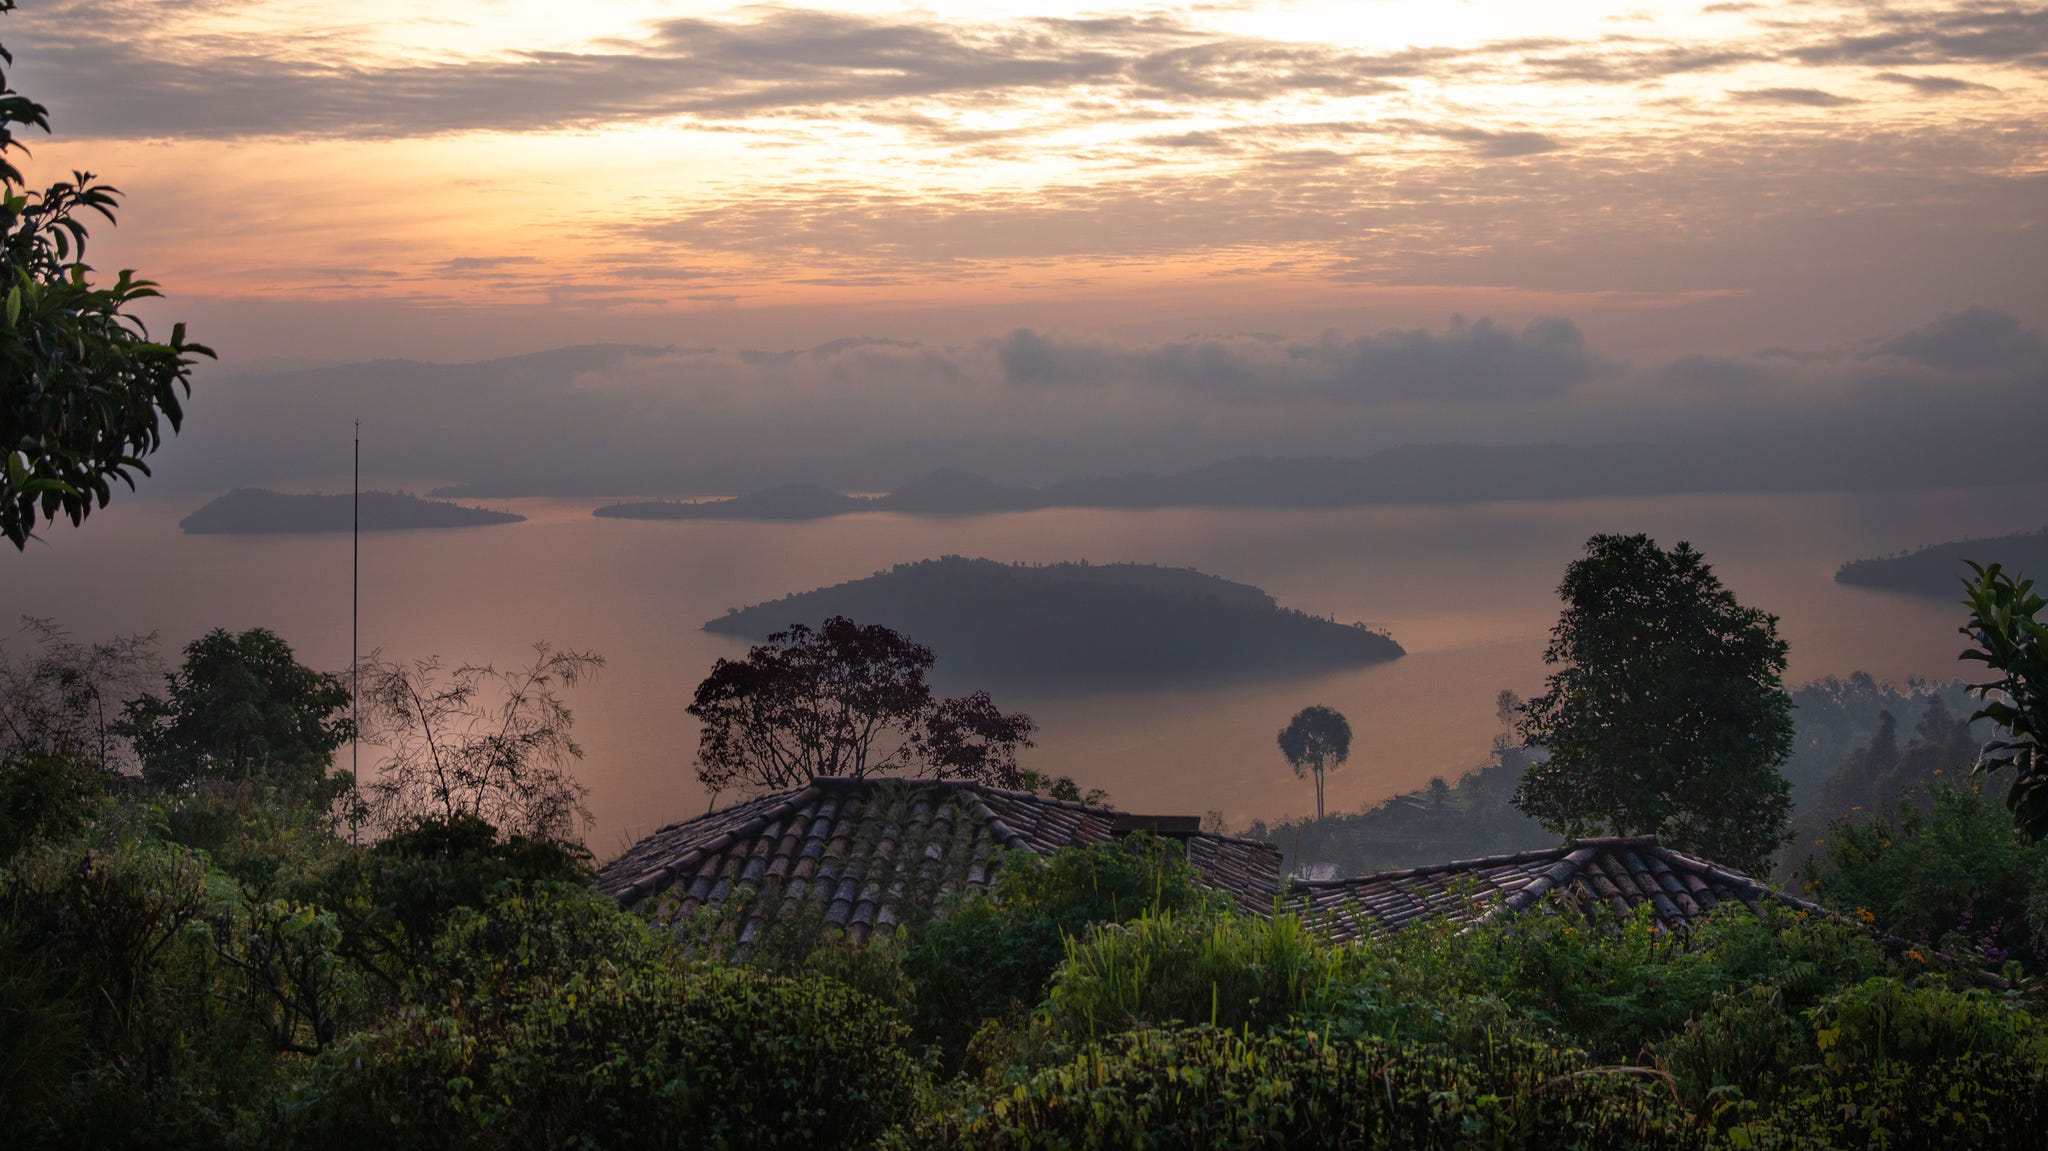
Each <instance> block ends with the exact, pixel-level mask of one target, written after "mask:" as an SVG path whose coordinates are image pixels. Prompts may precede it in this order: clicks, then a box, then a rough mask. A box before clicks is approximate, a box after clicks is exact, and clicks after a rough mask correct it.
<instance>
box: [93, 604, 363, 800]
mask: <svg viewBox="0 0 2048 1151" xmlns="http://www.w3.org/2000/svg"><path fill="white" fill-rule="evenodd" d="M348 710H349V694H348V685H347V684H346V683H344V682H343V681H342V679H341V678H340V677H339V676H335V675H331V674H328V673H326V672H318V671H314V670H313V669H311V668H309V667H305V666H303V665H301V664H300V663H299V661H298V660H297V659H295V658H293V656H292V649H291V646H290V645H289V644H287V643H285V642H284V641H283V640H282V639H279V638H278V637H277V635H276V634H275V633H273V632H270V631H267V630H265V629H263V628H252V629H250V630H249V631H245V632H243V633H242V634H240V635H233V634H230V633H229V632H227V631H226V630H225V629H222V628H215V629H214V630H212V631H210V632H208V633H206V634H205V635H203V636H201V637H200V638H198V639H196V640H193V641H192V642H191V643H189V644H187V645H186V646H185V662H184V664H183V665H182V666H181V667H179V668H178V670H176V671H174V672H172V673H170V674H169V675H167V676H165V677H164V693H163V694H162V695H161V696H159V695H156V694H154V693H144V694H143V695H141V696H139V697H137V698H136V699H133V700H130V701H129V703H128V706H127V708H126V709H125V713H124V714H125V718H124V720H123V729H124V731H125V732H126V733H127V734H128V735H129V736H130V737H131V738H132V739H133V740H134V741H135V754H136V757H137V758H138V759H140V760H141V761H142V775H143V778H144V779H146V780H149V781H150V782H152V783H154V784H157V785H159V786H165V787H181V786H185V785H189V784H193V783H198V782H201V781H204V780H212V779H219V780H229V781H238V782H241V781H245V782H253V783H265V784H274V785H278V786H281V787H287V788H295V789H306V788H312V787H317V786H318V785H320V784H321V783H323V782H324V781H325V780H326V778H327V769H328V767H329V765H330V764H331V763H332V762H333V759H334V751H335V749H336V748H338V747H340V746H341V745H342V744H343V743H346V742H347V741H348V739H349V736H350V735H351V734H352V732H353V728H351V726H350V722H349V718H348Z"/></svg>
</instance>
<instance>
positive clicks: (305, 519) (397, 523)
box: [178, 488, 526, 535]
mask: <svg viewBox="0 0 2048 1151" xmlns="http://www.w3.org/2000/svg"><path fill="white" fill-rule="evenodd" d="M355 518H356V507H355V498H354V497H353V496H352V495H350V494H349V493H346V492H344V493H342V494H340V495H288V494H286V493H284V492H274V491H271V490H270V489H268V488H236V489H235V490H234V491H231V492H228V493H227V494H226V495H223V496H220V497H218V498H217V499H215V500H213V501H212V502H210V503H208V504H207V505H206V506H205V507H202V508H200V509H199V510H198V511H196V512H193V513H192V514H191V515H189V516H186V517H185V518H184V519H182V520H179V521H178V526H179V527H180V528H182V529H184V530H185V531H186V532H188V533H190V534H192V535H274V534H277V533H280V532H345V531H349V530H350V529H351V528H352V527H353V526H354V524H355ZM525 519H526V517H525V516H518V515H513V514H512V513H511V512H494V511H490V510H488V509H486V508H473V507H467V506H464V505H462V504H456V503H450V502H448V501H447V500H429V499H421V498H420V497H418V496H415V495H412V494H410V493H407V492H364V493H363V496H362V528H363V530H364V531H366V532H377V531H399V530H403V529H408V528H465V527H478V526H482V525H484V524H516V523H520V522H523V521H524V520H525Z"/></svg>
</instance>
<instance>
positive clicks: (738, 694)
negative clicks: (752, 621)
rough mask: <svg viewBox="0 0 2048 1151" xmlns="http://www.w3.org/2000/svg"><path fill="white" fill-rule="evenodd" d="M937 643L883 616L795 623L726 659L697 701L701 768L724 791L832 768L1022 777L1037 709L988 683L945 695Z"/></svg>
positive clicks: (862, 773)
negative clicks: (1028, 709) (997, 697)
mask: <svg viewBox="0 0 2048 1151" xmlns="http://www.w3.org/2000/svg"><path fill="white" fill-rule="evenodd" d="M934 658H935V657H934V656H933V655H932V649H930V648H928V647H926V646H924V645H923V644H920V643H917V642H914V641H913V640H911V639H909V638H907V637H905V636H903V635H900V634H898V633H897V632H895V631H892V630H890V629H889V628H886V627H883V626H881V625H879V624H868V625H862V624H857V623H855V622H854V621H852V620H850V619H847V618H846V617H845V616H834V617H832V618H831V619H829V620H826V621H825V622H824V624H823V625H822V626H820V627H818V628H816V629H812V628H810V627H808V626H806V625H804V624H794V625H792V626H791V627H790V628H789V629H788V630H787V631H779V632H776V633H774V634H773V635H770V636H769V637H768V642H767V643H765V644H758V645H756V646H754V647H752V648H749V649H748V650H747V656H746V658H745V659H739V660H728V659H721V660H719V661H718V662H717V663H715V664H713V665H712V667H711V674H710V675H708V676H706V677H705V679H704V682H703V683H700V684H698V685H697V694H696V697H695V699H694V701H693V702H692V703H691V704H690V706H689V708H688V709H687V710H688V712H689V714H690V715H692V716H695V717H696V718H697V719H698V721H700V722H701V723H702V724H703V731H702V734H701V735H700V736H699V738H698V743H697V778H698V779H700V780H703V781H704V784H705V785H706V786H707V787H709V788H710V789H711V791H712V793H713V794H716V793H718V792H721V791H724V790H726V789H727V788H730V787H735V786H737V787H741V788H745V789H748V790H756V791H772V790H775V789H777V788H785V787H798V786H802V785H803V784H806V783H809V782H810V781H811V780H813V779H818V778H820V777H824V776H850V777H853V778H856V779H860V778H865V777H867V776H871V775H919V776H924V777H927V778H932V779H973V780H979V781H982V782H984V783H992V784H995V785H997V786H999V787H1019V786H1021V785H1022V784H1023V782H1024V776H1023V775H1022V774H1021V773H1020V772H1019V770H1018V768H1017V749H1018V748H1020V747H1030V746H1031V733H1032V731H1033V730H1034V727H1035V725H1034V724H1033V723H1032V722H1031V717H1030V716H1027V715H1024V714H1022V713H1021V712H1018V713H1006V712H1003V711H1001V710H999V709H998V708H997V707H996V706H995V703H994V702H993V701H992V700H991V699H990V698H989V694H988V693H987V692H985V691H978V692H975V693H973V694H972V695H966V696H961V697H960V698H957V699H939V698H936V697H934V696H933V694H932V689H931V686H930V685H929V684H928V683H926V682H925V673H926V672H928V671H929V670H931V666H932V663H933V661H934Z"/></svg>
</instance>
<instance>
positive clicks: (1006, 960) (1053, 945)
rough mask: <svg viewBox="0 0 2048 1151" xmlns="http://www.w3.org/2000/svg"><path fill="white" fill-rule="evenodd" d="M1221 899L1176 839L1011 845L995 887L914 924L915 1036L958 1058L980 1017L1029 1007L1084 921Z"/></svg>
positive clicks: (1177, 910)
mask: <svg viewBox="0 0 2048 1151" xmlns="http://www.w3.org/2000/svg"><path fill="white" fill-rule="evenodd" d="M1222 906H1223V902H1222V896H1220V895H1219V894H1218V893H1217V892H1215V891H1213V890H1211V889H1209V888H1206V887H1204V886H1202V884H1201V881H1200V879H1199V877H1198V876H1197V875H1196V873H1195V870H1194V868H1192V867H1190V866H1189V865H1188V862H1187V859H1186V857H1185V855H1183V853H1182V849H1181V846H1180V845H1179V844H1177V843H1173V842H1171V841H1167V840H1158V839H1154V838H1152V837H1151V836H1149V835H1133V836H1128V837H1126V838H1125V839H1123V840H1121V841H1119V842H1117V843H1110V844H1101V845H1097V846H1092V847H1070V848H1063V849H1061V850H1059V851H1056V852H1054V853H1053V854H1052V855H1050V856H1042V857H1041V856H1034V855H1031V854H1028V853H1025V852H1013V853H1011V854H1010V855H1009V856H1008V857H1006V858H1005V859H1004V860H1003V866H1002V871H1001V872H1000V873H999V874H998V876H997V879H996V883H995V887H994V890H993V891H991V892H990V893H988V894H986V895H981V894H976V895H971V896H968V897H966V898H963V899H961V900H959V901H957V902H955V903H953V904H952V905H951V906H949V907H947V908H946V909H945V910H944V911H943V912H942V913H941V914H940V915H939V916H937V917H936V918H934V919H932V920H930V921H928V922H926V923H923V924H917V925H913V928H912V931H911V942H910V946H909V947H908V949H907V950H906V952H905V954H904V956H903V970H904V973H905V974H906V975H908V976H909V977H910V979H911V982H912V983H913V984H914V985H915V986H916V988H917V995H916V1007H915V1010H914V1013H913V1022H914V1023H915V1025H916V1027H917V1033H918V1036H919V1038H920V1039H922V1040H924V1041H925V1042H929V1043H935V1044H937V1045H938V1046H939V1047H940V1048H941V1049H942V1050H945V1051H947V1052H948V1053H950V1054H954V1055H957V1054H958V1053H959V1052H960V1051H961V1050H962V1049H964V1048H965V1046H966V1044H967V1041H968V1039H969V1038H970V1037H971V1036H973V1034H974V1033H975V1032H976V1031H977V1030H979V1029H980V1028H981V1026H982V1025H983V1024H984V1023H986V1022H988V1021H989V1020H991V1019H995V1018H998V1017H1001V1016H1004V1015H1007V1014H1011V1013H1014V1012H1018V1011H1023V1010H1027V1009H1029V1008H1032V1007H1035V1006H1036V1005H1037V1004H1038V1003H1039V1001H1040V1000H1041V999H1043V998H1044V996H1045V992H1046V988H1047V986H1048V985H1049V984H1050V983H1051V981H1052V975H1053V972H1054V971H1055V970H1057V969H1058V968H1059V966H1060V964H1061V963H1063V962H1064V961H1065V960H1066V958H1067V945H1068V941H1069V940H1070V939H1076V938H1085V937H1086V936H1087V934H1088V931H1089V929H1090V928H1091V927H1093V926H1095V925H1098V924H1104V923H1123V922H1126V921H1128V920H1132V919H1136V918H1138V917H1139V916H1141V915H1144V914H1146V913H1148V912H1153V913H1160V912H1163V913H1172V914H1178V915H1198V916H1199V915H1204V914H1208V913H1212V912H1215V911H1218V910H1220V909H1221V907H1222Z"/></svg>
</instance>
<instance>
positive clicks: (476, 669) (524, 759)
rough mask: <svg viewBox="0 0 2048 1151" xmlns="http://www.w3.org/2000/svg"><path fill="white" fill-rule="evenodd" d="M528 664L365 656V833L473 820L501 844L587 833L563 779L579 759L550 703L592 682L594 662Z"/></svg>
mask: <svg viewBox="0 0 2048 1151" xmlns="http://www.w3.org/2000/svg"><path fill="white" fill-rule="evenodd" d="M533 652H534V655H533V661H532V662H531V663H530V664H528V665H527V666H525V667H521V668H517V669H515V670H512V671H499V670H497V669H496V668H494V667H492V666H490V665H489V664H462V665H460V666H458V667H456V668H454V669H453V670H448V669H446V668H444V667H443V666H442V663H441V660H440V658H439V657H430V658H427V659H420V660H414V661H412V662H410V663H402V662H399V661H395V660H387V659H384V658H383V656H382V654H381V653H380V652H372V653H371V654H370V657H369V658H368V659H367V660H365V661H364V662H363V665H362V669H361V671H362V681H361V682H362V687H361V692H362V707H363V711H364V713H365V714H364V716H363V724H364V728H365V730H366V733H367V734H369V735H370V736H371V742H373V743H375V744H377V745H379V746H381V747H382V748H384V750H385V752H386V754H387V758H386V760H385V762H384V764H383V767H382V769H381V770H380V771H379V772H378V775H377V779H376V781H375V782H374V783H372V784H370V785H369V786H368V787H366V788H365V789H364V790H365V792H366V794H365V795H364V797H363V798H364V801H365V803H366V805H367V807H368V809H369V816H370V818H371V820H372V821H373V822H375V823H377V824H379V825H381V826H382V827H384V828H386V829H387V830H390V829H396V828H402V827H406V826H409V825H412V824H416V823H419V822H421V821H422V820H430V819H450V818H454V817H457V816H461V815H473V816H476V817H478V818H480V819H483V820H486V821H487V822H489V823H491V824H492V825H494V826H496V827H497V828H498V829H499V830H500V831H502V832H505V833H507V834H516V835H528V836H538V837H546V838H550V839H557V840H569V839H572V838H574V837H575V836H576V834H577V833H578V832H579V831H580V830H581V829H582V828H583V827H585V826H587V825H588V824H589V822H590V810H589V808H588V807H586V806H585V805H584V802H583V800H584V796H585V795H586V794H588V792H589V789H588V788H586V787H584V786H583V785H582V784H581V783H578V782H577V781H576V777H575V775H574V773H573V768H574V765H575V763H576V762H577V761H578V760H580V759H582V758H583V748H582V747H581V746H580V745H578V744H577V742H576V741H575V740H574V739H573V738H571V736H570V734H569V727H570V722H571V719H572V716H571V714H570V711H569V708H568V706H567V705H566V704H564V703H563V702H562V697H561V694H560V693H561V691H562V690H563V689H565V688H571V687H575V686H576V685H577V684H579V683H581V682H582V681H584V680H585V679H588V678H589V677H590V676H592V675H594V674H596V672H597V670H598V669H599V668H602V667H603V666H604V657H603V656H601V655H598V654H596V653H595V652H582V651H573V650H567V649H565V650H562V651H556V650H555V649H554V648H553V647H551V646H550V645H548V644H546V643H537V644H534V645H533Z"/></svg>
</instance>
